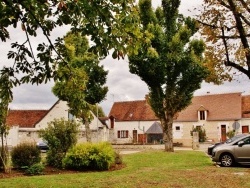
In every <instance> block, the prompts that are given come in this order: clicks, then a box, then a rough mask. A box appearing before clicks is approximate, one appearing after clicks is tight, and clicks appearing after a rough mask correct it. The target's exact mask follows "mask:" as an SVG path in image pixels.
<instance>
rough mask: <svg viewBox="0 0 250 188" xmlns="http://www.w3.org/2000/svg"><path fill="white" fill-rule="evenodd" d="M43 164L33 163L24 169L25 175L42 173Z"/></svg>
mask: <svg viewBox="0 0 250 188" xmlns="http://www.w3.org/2000/svg"><path fill="white" fill-rule="evenodd" d="M44 168H45V167H44V165H43V164H41V163H35V164H33V165H31V166H30V167H29V168H27V169H26V170H25V174H27V175H31V176H33V175H42V174H43V170H44Z"/></svg>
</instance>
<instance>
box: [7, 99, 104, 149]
mask: <svg viewBox="0 0 250 188" xmlns="http://www.w3.org/2000/svg"><path fill="white" fill-rule="evenodd" d="M92 115H93V117H94V118H93V120H92V122H91V123H90V129H91V131H92V135H91V136H92V141H93V142H96V141H108V138H109V131H108V126H107V124H106V123H105V121H103V120H100V119H99V118H97V117H96V116H95V115H94V114H92ZM60 118H64V119H66V120H68V119H72V118H73V116H72V115H71V114H70V113H69V108H68V105H67V102H65V101H60V100H58V101H57V102H56V103H55V104H54V105H53V106H52V107H51V108H50V109H49V110H10V111H9V113H8V117H7V125H9V126H10V127H11V128H10V131H9V135H8V137H7V144H8V145H11V146H16V145H17V144H19V143H22V142H34V143H36V142H39V141H41V138H40V137H39V135H38V131H39V130H41V129H44V128H46V127H47V125H48V123H49V122H51V121H53V120H54V119H60ZM78 142H86V136H85V126H84V125H82V124H81V126H80V132H79V135H78Z"/></svg>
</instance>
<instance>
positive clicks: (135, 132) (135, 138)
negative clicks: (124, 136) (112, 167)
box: [133, 130, 137, 144]
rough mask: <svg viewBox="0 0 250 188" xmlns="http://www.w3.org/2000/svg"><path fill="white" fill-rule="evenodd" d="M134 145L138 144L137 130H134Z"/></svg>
mask: <svg viewBox="0 0 250 188" xmlns="http://www.w3.org/2000/svg"><path fill="white" fill-rule="evenodd" d="M133 143H134V144H135V143H137V130H133Z"/></svg>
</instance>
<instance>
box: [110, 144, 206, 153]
mask: <svg viewBox="0 0 250 188" xmlns="http://www.w3.org/2000/svg"><path fill="white" fill-rule="evenodd" d="M209 145H210V144H200V148H199V149H198V150H197V151H204V152H207V147H208V146H209ZM114 148H115V149H116V150H118V151H119V153H120V154H132V153H138V152H141V151H143V150H146V149H156V150H164V145H119V147H117V146H115V147H114ZM174 150H175V151H177V150H190V151H191V150H193V149H192V148H191V147H174Z"/></svg>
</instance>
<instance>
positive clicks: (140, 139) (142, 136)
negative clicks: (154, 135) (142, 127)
mask: <svg viewBox="0 0 250 188" xmlns="http://www.w3.org/2000/svg"><path fill="white" fill-rule="evenodd" d="M146 140H147V135H146V134H138V143H140V144H145V143H146Z"/></svg>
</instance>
